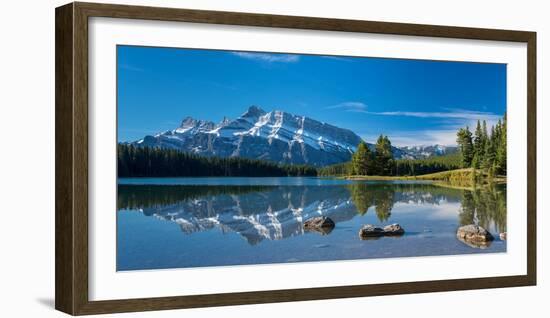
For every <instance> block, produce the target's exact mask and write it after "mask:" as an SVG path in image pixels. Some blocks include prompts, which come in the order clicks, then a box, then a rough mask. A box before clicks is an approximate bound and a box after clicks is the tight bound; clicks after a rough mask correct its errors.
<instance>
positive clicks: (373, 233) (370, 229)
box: [359, 224, 384, 238]
mask: <svg viewBox="0 0 550 318" xmlns="http://www.w3.org/2000/svg"><path fill="white" fill-rule="evenodd" d="M380 236H384V229H382V228H380V227H376V226H374V225H372V224H365V225H363V226H362V227H361V229H360V230H359V237H361V238H371V237H380Z"/></svg>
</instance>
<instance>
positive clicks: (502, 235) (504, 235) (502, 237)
mask: <svg viewBox="0 0 550 318" xmlns="http://www.w3.org/2000/svg"><path fill="white" fill-rule="evenodd" d="M506 235H507V234H506V232H503V233H500V234H499V235H498V236H499V237H500V239H501V240H503V241H506Z"/></svg>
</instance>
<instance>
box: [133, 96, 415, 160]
mask: <svg viewBox="0 0 550 318" xmlns="http://www.w3.org/2000/svg"><path fill="white" fill-rule="evenodd" d="M361 141H363V142H365V141H364V140H363V139H362V138H361V137H360V136H358V135H357V134H355V133H354V132H353V131H351V130H349V129H346V128H340V127H337V126H334V125H331V124H328V123H325V122H321V121H317V120H315V119H313V118H310V117H307V116H302V115H294V114H291V113H289V112H285V111H281V110H272V111H269V112H268V111H265V110H263V109H262V108H260V107H259V106H256V105H252V106H250V107H249V108H248V109H247V110H246V111H245V112H244V113H243V114H242V115H240V116H239V117H237V118H235V119H233V120H231V119H229V118H227V117H224V118H223V120H221V121H220V122H218V123H215V122H213V121H208V120H202V119H195V118H192V117H190V116H187V117H185V118H184V119H183V120H182V121H181V124H180V126H179V127H177V128H176V129H173V130H168V131H165V132H162V133H158V134H156V135H147V136H145V137H144V138H142V139H140V140H137V141H134V142H130V144H133V145H136V146H149V147H161V148H168V149H177V150H181V151H186V152H191V153H195V154H198V155H204V156H219V157H244V158H252V159H261V160H269V161H273V162H278V163H283V164H307V165H312V166H317V167H322V166H327V165H331V164H337V163H342V162H346V161H349V160H350V159H351V155H352V154H353V153H354V152H355V150H356V149H357V145H358V144H359V143H360V142H361ZM365 143H366V144H367V145H368V146H369V148H371V149H372V150H374V148H375V146H374V145H373V144H371V143H368V142H365ZM392 151H393V154H394V157H395V158H396V159H401V158H411V157H415V156H412V155H411V154H409V152H408V151H406V150H405V149H404V148H403V147H392Z"/></svg>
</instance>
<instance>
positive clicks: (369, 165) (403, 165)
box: [319, 136, 462, 176]
mask: <svg viewBox="0 0 550 318" xmlns="http://www.w3.org/2000/svg"><path fill="white" fill-rule="evenodd" d="M391 149H392V148H391V142H390V140H389V138H388V137H387V136H380V137H379V138H378V141H377V142H376V146H375V150H374V151H371V150H370V149H369V147H368V146H367V145H366V144H365V143H361V144H359V146H358V147H357V151H356V152H355V153H354V154H353V156H352V160H351V161H350V162H344V163H339V164H335V165H331V166H327V167H323V168H321V169H319V175H321V176H345V175H371V176H374V175H375V176H416V175H422V174H428V173H434V172H441V171H447V170H454V169H459V168H461V167H462V165H461V157H460V154H458V153H455V154H450V155H445V156H435V157H430V158H425V159H397V160H396V159H394V158H393V153H392V151H391Z"/></svg>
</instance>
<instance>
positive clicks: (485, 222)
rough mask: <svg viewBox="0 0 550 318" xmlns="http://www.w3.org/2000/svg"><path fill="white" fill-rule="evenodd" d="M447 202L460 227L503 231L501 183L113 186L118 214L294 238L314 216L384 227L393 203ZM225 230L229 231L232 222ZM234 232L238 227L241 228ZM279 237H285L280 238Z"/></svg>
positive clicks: (504, 214) (504, 198) (503, 205)
mask: <svg viewBox="0 0 550 318" xmlns="http://www.w3.org/2000/svg"><path fill="white" fill-rule="evenodd" d="M448 202H456V203H460V210H459V211H457V216H458V220H457V221H458V222H457V223H459V224H460V225H466V224H479V225H481V226H483V227H485V228H489V227H490V226H491V225H494V226H495V228H497V229H498V230H499V231H500V232H505V231H506V186H505V185H493V186H487V187H483V188H479V189H475V190H465V189H455V188H448V187H442V186H438V185H434V184H430V183H402V184H394V183H353V184H348V185H334V186H332V185H330V186H329V185H326V186H189V185H119V186H118V201H117V205H118V209H119V210H140V211H142V212H143V214H145V215H155V216H157V217H161V218H164V219H167V220H171V221H176V220H177V221H178V222H180V223H181V224H184V223H185V224H186V226H187V228H186V230H185V231H188V230H190V229H193V231H197V230H200V229H203V228H210V227H209V226H205V225H204V224H206V223H208V222H206V220H212V219H213V218H219V219H220V220H222V221H220V220H216V222H218V223H216V224H218V225H219V226H222V225H223V220H227V222H229V220H230V221H231V222H235V220H239V219H242V220H243V222H244V221H246V220H249V221H247V222H249V223H251V224H252V221H250V220H254V222H259V223H260V224H261V225H262V226H266V227H267V228H269V227H270V226H275V225H273V224H274V223H280V224H282V225H283V226H289V225H290V224H294V225H292V231H289V232H288V233H291V234H292V235H294V234H297V233H298V232H300V231H301V227H300V224H301V222H303V221H304V220H306V219H307V218H309V217H311V216H314V215H319V214H322V215H327V216H330V217H331V218H333V219H334V221H335V222H342V221H347V220H350V219H352V218H353V217H355V216H357V215H359V216H364V215H367V214H370V213H374V214H375V215H376V217H377V219H378V220H379V221H380V222H382V223H385V222H388V221H390V220H391V218H392V210H393V209H394V205H395V204H396V203H405V204H417V205H440V204H445V203H448ZM220 215H222V217H220ZM223 216H225V217H223ZM220 222H221V223H220ZM262 222H263V223H262ZM189 224H191V225H189ZM220 224H221V225H220ZM256 225H257V224H256ZM212 226H214V225H212ZM231 226H232V227H234V224H233V223H232V224H231ZM239 228H242V224H241V225H239ZM182 230H183V228H182ZM283 232H284V231H283ZM300 233H301V232H300ZM289 235H290V234H289ZM275 236H277V235H274V237H275ZM279 236H280V238H282V237H285V235H284V234H280V235H279Z"/></svg>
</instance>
